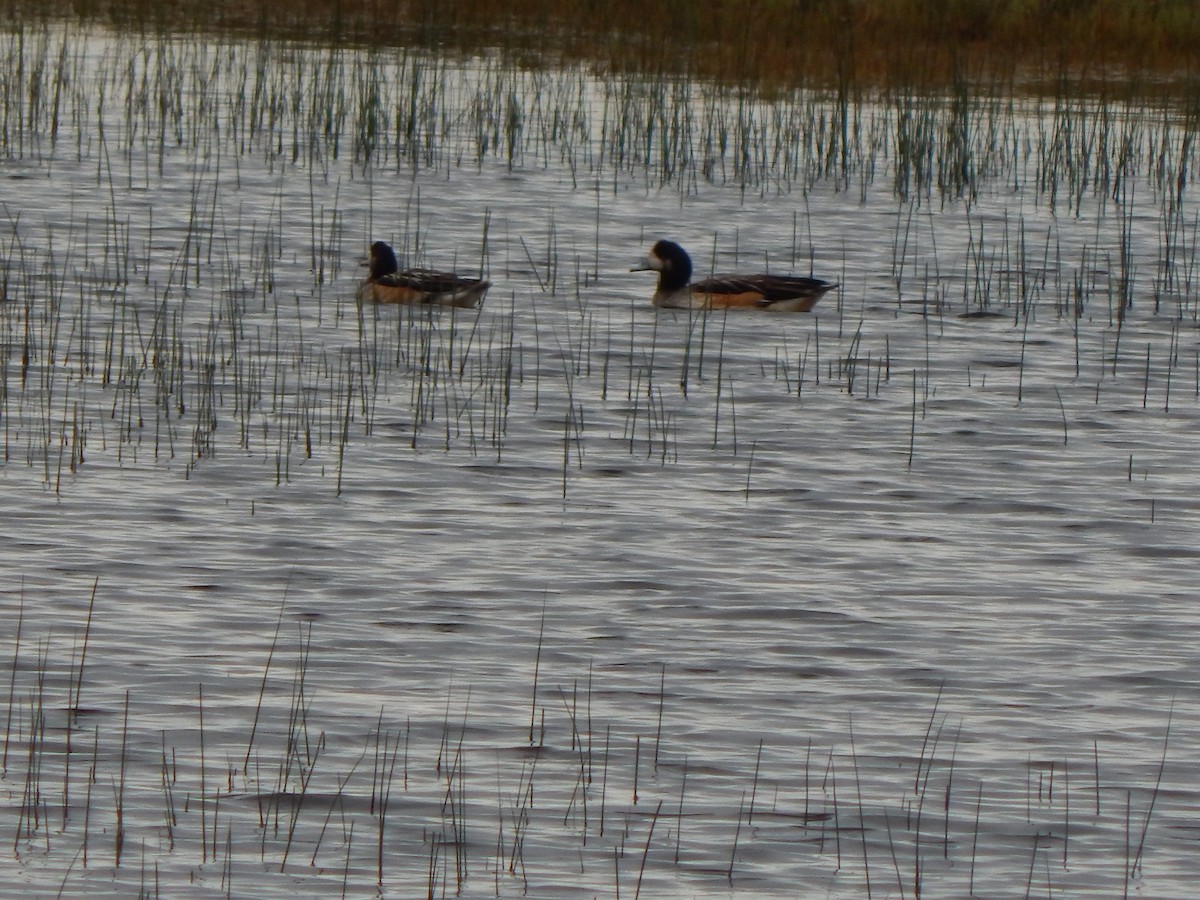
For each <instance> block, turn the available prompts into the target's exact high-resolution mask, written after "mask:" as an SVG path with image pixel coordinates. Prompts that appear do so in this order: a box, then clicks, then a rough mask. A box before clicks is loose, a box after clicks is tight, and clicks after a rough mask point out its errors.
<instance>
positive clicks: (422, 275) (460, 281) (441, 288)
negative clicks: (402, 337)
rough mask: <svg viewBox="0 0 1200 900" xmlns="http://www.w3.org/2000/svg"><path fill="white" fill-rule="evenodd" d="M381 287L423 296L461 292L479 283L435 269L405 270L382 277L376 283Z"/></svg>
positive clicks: (476, 280)
mask: <svg viewBox="0 0 1200 900" xmlns="http://www.w3.org/2000/svg"><path fill="white" fill-rule="evenodd" d="M376 283H377V284H379V285H380V286H382V287H389V288H400V289H402V290H409V291H418V292H421V293H425V294H444V293H451V292H454V291H461V290H463V289H464V288H468V287H471V286H472V285H476V284H478V283H479V279H478V278H465V277H463V276H462V275H456V274H454V273H453V272H438V271H436V270H435V269H406V270H405V271H403V272H393V273H392V274H391V275H384V276H383V277H382V278H380V279H378V281H377V282H376Z"/></svg>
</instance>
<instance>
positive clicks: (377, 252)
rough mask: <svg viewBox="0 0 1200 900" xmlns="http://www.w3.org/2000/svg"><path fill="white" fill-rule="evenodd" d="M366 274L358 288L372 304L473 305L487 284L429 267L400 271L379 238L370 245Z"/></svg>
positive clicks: (392, 255)
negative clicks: (369, 257)
mask: <svg viewBox="0 0 1200 900" xmlns="http://www.w3.org/2000/svg"><path fill="white" fill-rule="evenodd" d="M369 265H370V274H368V275H367V280H366V281H364V282H363V283H362V286H361V287H360V288H359V291H358V295H359V297H360V298H361V299H363V300H370V301H373V302H375V303H432V304H434V305H437V306H464V307H474V306H476V305H477V304H478V303H479V301H480V300H481V299H483V295H484V294H486V293H487V289H488V288H489V287H490V286H491V285H490V283H489V282H487V281H484V280H483V279H482V278H465V277H463V276H462V275H456V274H454V273H453V272H437V271H434V270H433V269H405V270H404V271H403V272H401V271H400V265H399V263H397V262H396V254H395V253H394V252H393V251H392V248H391V247H389V246H388V245H387V244H385V243H384V242H383V241H376V242H375V243H373V244H372V245H371V259H370V263H369Z"/></svg>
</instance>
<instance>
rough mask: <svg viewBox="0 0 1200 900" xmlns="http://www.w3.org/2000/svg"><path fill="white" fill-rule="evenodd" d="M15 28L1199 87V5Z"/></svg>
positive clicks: (216, 11)
mask: <svg viewBox="0 0 1200 900" xmlns="http://www.w3.org/2000/svg"><path fill="white" fill-rule="evenodd" d="M0 10H3V12H4V14H5V16H6V18H7V20H8V21H9V22H10V23H13V25H10V27H21V26H22V25H29V24H35V23H37V22H38V21H44V20H48V19H64V18H66V19H76V20H79V21H81V22H85V23H87V22H95V23H98V24H104V25H109V26H112V27H116V28H119V29H122V30H126V31H128V30H144V31H147V32H163V31H179V30H182V31H189V32H202V33H216V34H222V35H229V36H236V37H240V38H246V37H256V38H259V39H285V40H299V41H314V42H321V43H326V44H330V43H331V44H335V45H336V44H347V45H368V46H380V47H386V46H405V45H413V44H415V45H421V46H437V47H448V48H451V49H455V50H460V51H463V52H478V51H479V50H480V49H482V48H487V49H496V50H499V51H501V52H507V53H511V54H512V55H513V56H514V57H515V58H516V59H517V60H519V61H520V62H521V63H522V64H524V65H527V66H529V67H531V68H537V67H542V66H546V65H552V64H554V63H557V62H561V61H566V60H573V61H583V62H588V63H591V64H593V65H595V66H596V67H597V69H598V70H600V71H602V72H605V71H607V72H644V73H650V74H669V75H675V76H685V77H698V78H705V79H713V80H715V81H718V82H725V83H737V84H744V85H747V86H751V87H754V88H757V89H759V90H763V91H767V92H769V91H774V90H786V89H791V88H795V87H816V88H821V87H825V88H835V89H837V90H839V91H860V90H883V91H887V90H891V89H903V90H913V89H928V90H942V89H947V88H955V87H960V86H961V85H963V84H964V83H969V84H976V85H983V86H985V87H992V88H994V89H995V90H997V91H1000V90H1003V91H1006V92H1012V91H1017V92H1030V93H1038V92H1052V93H1053V92H1057V91H1061V89H1062V87H1063V86H1064V84H1072V85H1075V86H1076V87H1077V88H1082V89H1085V90H1094V91H1098V92H1101V93H1110V92H1111V93H1114V94H1116V95H1117V96H1147V95H1158V94H1164V93H1165V94H1171V95H1178V96H1182V97H1184V98H1186V99H1187V100H1188V101H1189V102H1188V105H1189V106H1196V107H1198V108H1200V101H1196V99H1195V98H1196V96H1197V94H1198V93H1200V92H1198V91H1197V87H1196V86H1197V84H1198V83H1200V6H1198V5H1197V4H1196V3H1195V2H1194V0H1157V2H1143V0H764V2H754V3H748V2H738V0H715V2H712V3H691V2H686V0H553V2H551V0H518V2H516V3H513V4H505V8H504V10H503V12H498V11H497V7H496V4H494V3H493V2H491V0H408V2H390V0H389V2H384V0H361V2H357V3H348V2H345V0H180V2H178V3H172V4H160V3H157V2H150V0H71V2H63V0H58V2H55V0H51V2H38V0H0Z"/></svg>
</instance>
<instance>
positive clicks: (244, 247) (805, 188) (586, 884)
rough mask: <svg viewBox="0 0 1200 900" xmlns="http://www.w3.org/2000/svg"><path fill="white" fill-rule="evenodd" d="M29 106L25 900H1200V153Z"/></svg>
mask: <svg viewBox="0 0 1200 900" xmlns="http://www.w3.org/2000/svg"><path fill="white" fill-rule="evenodd" d="M3 52H4V53H5V54H7V57H8V59H9V60H10V62H11V60H13V59H14V55H16V56H19V57H20V59H21V60H23V61H24V63H25V65H23V66H21V67H17V66H14V65H9V66H8V67H7V68H8V69H9V70H10V71H17V70H18V69H20V71H23V72H25V73H26V75H25V77H26V79H27V80H26V81H17V80H16V79H12V80H10V81H8V82H6V83H5V90H6V91H7V92H8V93H6V95H5V96H6V97H7V98H9V99H10V101H11V102H9V103H8V104H6V109H9V110H10V111H12V112H11V113H10V114H6V117H5V119H4V125H5V131H4V134H5V143H4V145H3V148H2V149H3V153H2V154H0V179H2V182H3V188H2V194H0V207H2V210H3V216H2V217H0V246H2V247H3V256H2V259H3V272H2V282H0V289H2V291H3V295H2V296H3V300H2V302H0V328H2V329H3V332H2V335H0V344H2V347H3V351H2V354H3V355H2V358H0V369H2V371H3V380H2V381H0V440H2V445H3V465H2V466H0V480H2V495H0V497H2V499H0V510H2V511H3V515H2V516H0V536H2V540H0V564H2V566H3V568H2V571H3V587H2V590H0V605H2V609H3V614H2V616H0V646H3V648H4V651H3V654H2V655H0V659H3V664H2V666H0V671H3V673H4V674H3V681H4V682H6V683H7V684H8V689H7V690H6V691H4V692H3V697H4V701H3V712H2V713H0V714H3V715H4V721H5V740H4V748H3V766H2V768H3V772H2V775H0V797H2V798H3V803H2V804H0V836H2V837H3V841H2V842H0V847H3V848H4V852H5V854H6V861H5V863H4V864H3V865H0V884H2V885H3V886H4V889H5V890H6V891H15V890H18V889H20V890H24V891H26V892H31V893H34V894H37V895H48V894H51V893H53V894H60V893H61V894H63V895H68V896H82V895H89V896H90V895H106V894H107V895H113V896H129V895H131V894H133V893H135V892H138V893H146V894H151V895H159V894H163V895H167V896H215V895H219V894H224V895H228V896H232V895H253V896H268V895H279V894H282V893H284V892H291V893H295V894H299V895H302V896H330V895H336V894H342V895H346V896H368V895H385V896H416V895H422V896H458V895H462V896H525V895H527V896H538V897H548V896H578V897H584V896H587V897H594V896H606V897H607V896H614V897H615V896H621V895H624V896H637V895H638V894H639V893H641V892H644V893H645V895H646V896H697V897H699V896H734V895H737V896H797V897H812V896H830V897H862V896H880V897H883V896H887V897H916V896H929V897H935V896H936V897H962V896H968V895H976V896H988V897H1007V896H1053V895H1056V894H1057V895H1067V896H1080V897H1082V896H1095V897H1112V896H1123V895H1140V896H1147V897H1163V898H1165V897H1189V896H1192V895H1193V892H1194V887H1193V885H1194V883H1195V881H1196V877H1197V875H1200V865H1198V864H1197V862H1196V859H1197V854H1196V840H1197V834H1200V831H1198V829H1200V814H1198V813H1200V792H1198V791H1197V789H1196V786H1195V781H1196V779H1195V776H1196V766H1197V759H1198V751H1200V709H1198V707H1197V700H1198V699H1200V683H1198V675H1200V669H1198V662H1200V651H1198V650H1197V643H1196V640H1195V632H1196V629H1197V626H1198V625H1200V613H1198V612H1197V599H1198V597H1200V592H1198V590H1197V586H1196V573H1197V558H1198V555H1200V549H1198V547H1200V501H1197V500H1196V497H1197V488H1198V481H1200V478H1198V473H1197V466H1196V460H1197V451H1198V450H1200V438H1198V437H1197V433H1198V424H1200V422H1198V420H1200V343H1198V341H1197V326H1196V316H1197V297H1196V280H1195V279H1196V274H1197V271H1196V264H1197V254H1196V246H1197V231H1198V228H1197V222H1198V216H1200V213H1198V212H1197V207H1196V204H1195V200H1194V197H1193V196H1192V193H1191V190H1190V182H1191V180H1193V179H1194V177H1195V175H1196V171H1195V170H1196V167H1197V163H1196V158H1195V149H1194V148H1195V142H1194V134H1193V133H1192V132H1190V131H1189V130H1188V129H1189V127H1191V128H1194V123H1192V125H1190V126H1189V125H1188V124H1187V122H1186V120H1184V119H1181V118H1176V117H1175V116H1174V115H1173V113H1172V112H1171V111H1170V110H1163V109H1152V108H1149V107H1147V108H1145V109H1139V108H1122V109H1120V110H1115V111H1114V110H1111V109H1109V108H1108V107H1103V106H1094V105H1093V104H1092V101H1091V100H1090V99H1089V98H1086V97H1083V98H1078V100H1077V102H1076V103H1075V104H1074V105H1073V106H1072V105H1067V107H1066V108H1064V106H1063V105H1062V104H1059V105H1055V104H1053V103H1049V102H1038V101H1033V100H1029V101H1021V102H1018V103H1015V104H1008V105H1003V104H1001V105H996V104H994V103H991V102H989V101H987V100H986V99H982V98H981V99H980V101H979V103H978V105H977V106H975V107H973V108H972V110H971V111H970V118H969V120H968V121H969V122H970V127H969V128H964V129H963V130H962V131H961V132H958V133H955V134H953V135H952V134H951V133H950V132H949V131H947V130H946V129H947V128H948V127H949V126H948V125H947V124H946V123H947V122H951V123H952V122H959V123H961V122H962V121H963V118H962V117H961V115H959V113H960V112H961V111H958V112H955V111H954V110H950V111H949V112H946V111H945V110H943V108H942V106H941V105H939V104H938V103H937V102H932V101H930V102H921V103H914V104H913V105H912V107H911V108H908V109H901V108H899V107H898V106H897V105H895V104H893V105H889V104H888V103H887V102H886V101H884V100H882V99H874V100H864V101H863V102H862V104H861V105H859V106H856V107H855V108H853V109H852V110H847V109H846V108H844V107H839V105H838V104H837V102H836V99H835V98H829V97H823V96H821V95H820V94H815V93H814V94H808V93H805V94H802V95H797V96H792V97H785V98H782V99H779V100H775V101H771V102H768V101H758V100H755V101H752V102H749V101H747V100H746V98H744V97H741V98H739V97H738V96H737V94H736V92H730V93H728V94H726V93H722V92H721V91H720V90H717V89H715V88H711V87H705V86H703V85H690V84H686V83H665V82H654V81H646V82H639V81H638V80H637V79H636V78H628V79H624V80H614V79H609V80H605V79H602V78H598V77H595V76H593V75H592V74H590V73H589V72H587V71H586V69H584V68H579V69H564V70H552V71H548V72H536V71H528V70H524V69H521V68H518V67H515V66H510V65H508V64H507V63H505V62H504V60H503V59H502V58H501V57H499V56H498V55H492V54H482V55H481V56H480V57H478V58H474V59H456V58H446V57H442V56H438V55H437V54H430V53H424V54H423V53H419V52H417V51H412V50H397V51H395V52H394V54H391V55H389V54H387V53H384V52H381V51H367V50H362V51H359V50H349V49H344V48H342V49H336V50H330V49H328V48H319V47H304V46H291V45H284V44H279V45H274V46H269V45H263V44H254V43H251V42H247V43H238V42H229V41H207V40H200V39H196V38H190V37H186V36H182V37H174V38H146V37H137V36H130V35H113V34H110V33H106V32H102V31H83V30H79V29H76V28H72V27H67V26H64V27H62V28H61V29H47V30H45V31H44V32H40V33H38V34H34V35H30V34H25V35H23V40H21V41H18V40H17V39H16V38H15V37H14V36H13V35H7V36H6V37H5V40H4V46H3ZM39 61H40V63H41V66H40V68H39V65H37V63H39ZM56 67H57V68H56ZM55 72H57V76H56V75H55ZM39 79H40V80H39ZM34 87H36V90H35V89H34ZM50 98H54V99H53V101H52V100H51V99H50ZM947 105H949V101H947ZM17 113H19V115H18V114H17ZM839 116H841V117H843V120H847V121H848V124H851V125H853V129H852V130H853V132H854V133H855V134H856V135H857V137H856V138H855V139H854V140H853V142H852V143H845V138H844V134H845V132H842V131H840V130H839V129H837V128H833V127H830V126H829V124H828V123H830V122H833V121H837V120H838V117H839ZM918 126H919V127H918ZM917 131H920V133H921V134H922V135H923V137H922V138H921V139H922V140H925V141H927V144H925V145H923V146H925V147H926V151H927V152H926V155H924V156H922V155H921V153H913V152H911V150H910V147H909V145H907V144H902V142H901V140H900V136H902V135H905V134H908V135H909V136H910V137H911V134H912V133H915V132H917ZM839 135H843V136H842V137H839ZM734 138H736V140H734ZM806 141H807V142H808V143H806ZM839 141H842V143H838V142H839ZM964 148H965V149H964ZM831 151H836V152H831ZM922 160H923V161H922ZM659 237H669V238H671V239H674V240H677V241H679V242H681V243H683V244H684V245H685V246H687V247H689V248H690V249H691V251H692V254H693V257H694V259H695V260H696V266H697V270H698V271H700V272H707V271H714V270H715V271H729V270H745V271H763V270H768V269H769V270H771V271H791V272H796V273H800V274H808V273H809V272H812V273H813V274H815V275H817V276H819V277H824V278H828V279H830V280H835V281H839V282H840V284H841V286H840V288H839V289H838V290H837V291H836V292H834V293H832V294H829V295H827V296H826V297H825V298H824V299H823V300H822V302H821V304H820V305H819V306H818V307H817V309H816V311H815V312H814V313H812V314H808V315H770V314H754V313H749V314H746V313H738V314H734V313H730V314H728V315H724V314H716V313H714V314H709V315H697V314H689V313H688V312H686V311H681V312H677V311H667V310H656V309H654V308H653V307H651V306H650V304H649V297H650V295H651V293H652V292H653V280H652V277H651V276H650V275H649V274H648V273H638V272H630V271H629V270H630V268H631V266H632V265H633V264H634V263H635V262H636V260H637V259H638V257H640V256H641V255H642V254H643V253H644V252H645V250H646V249H647V247H648V246H649V244H650V243H652V242H653V241H654V240H655V239H657V238H659ZM373 240H387V241H389V242H391V243H393V244H394V245H395V246H396V247H397V248H398V249H399V250H400V251H401V252H402V253H403V255H405V256H406V257H407V260H408V262H409V263H411V264H414V265H418V264H419V265H430V266H435V267H438V268H444V269H456V270H458V271H462V272H480V271H482V272H483V273H484V274H486V276H487V277H488V278H489V279H490V280H491V281H492V284H493V286H492V288H491V291H490V293H489V294H488V297H487V299H486V301H485V303H484V304H483V306H482V308H481V309H479V310H477V311H471V310H449V309H435V308H427V307H426V308H416V309H413V308H398V307H373V306H361V305H360V304H358V303H357V302H356V299H355V292H356V287H357V284H358V282H359V281H360V280H361V278H362V277H363V276H364V274H365V269H363V267H362V265H361V263H362V258H363V256H364V254H365V252H366V248H367V247H368V246H369V244H370V242H371V241H373Z"/></svg>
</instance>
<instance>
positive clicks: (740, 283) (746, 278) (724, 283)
mask: <svg viewBox="0 0 1200 900" xmlns="http://www.w3.org/2000/svg"><path fill="white" fill-rule="evenodd" d="M835 287H837V285H835V284H832V283H831V282H828V281H823V280H821V279H820V278H807V277H803V276H799V275H714V276H713V277H712V278H708V279H705V280H704V281H698V282H695V283H694V284H693V285H692V290H693V291H698V292H700V293H703V294H711V295H713V296H723V295H731V296H733V295H736V296H739V297H748V296H757V297H759V298H760V300H759V303H761V304H762V305H764V306H766V305H770V304H772V303H778V302H779V301H781V300H792V299H795V298H796V297H812V296H818V297H819V296H820V295H821V294H824V293H825V292H826V291H828V290H831V289H832V288H835Z"/></svg>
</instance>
